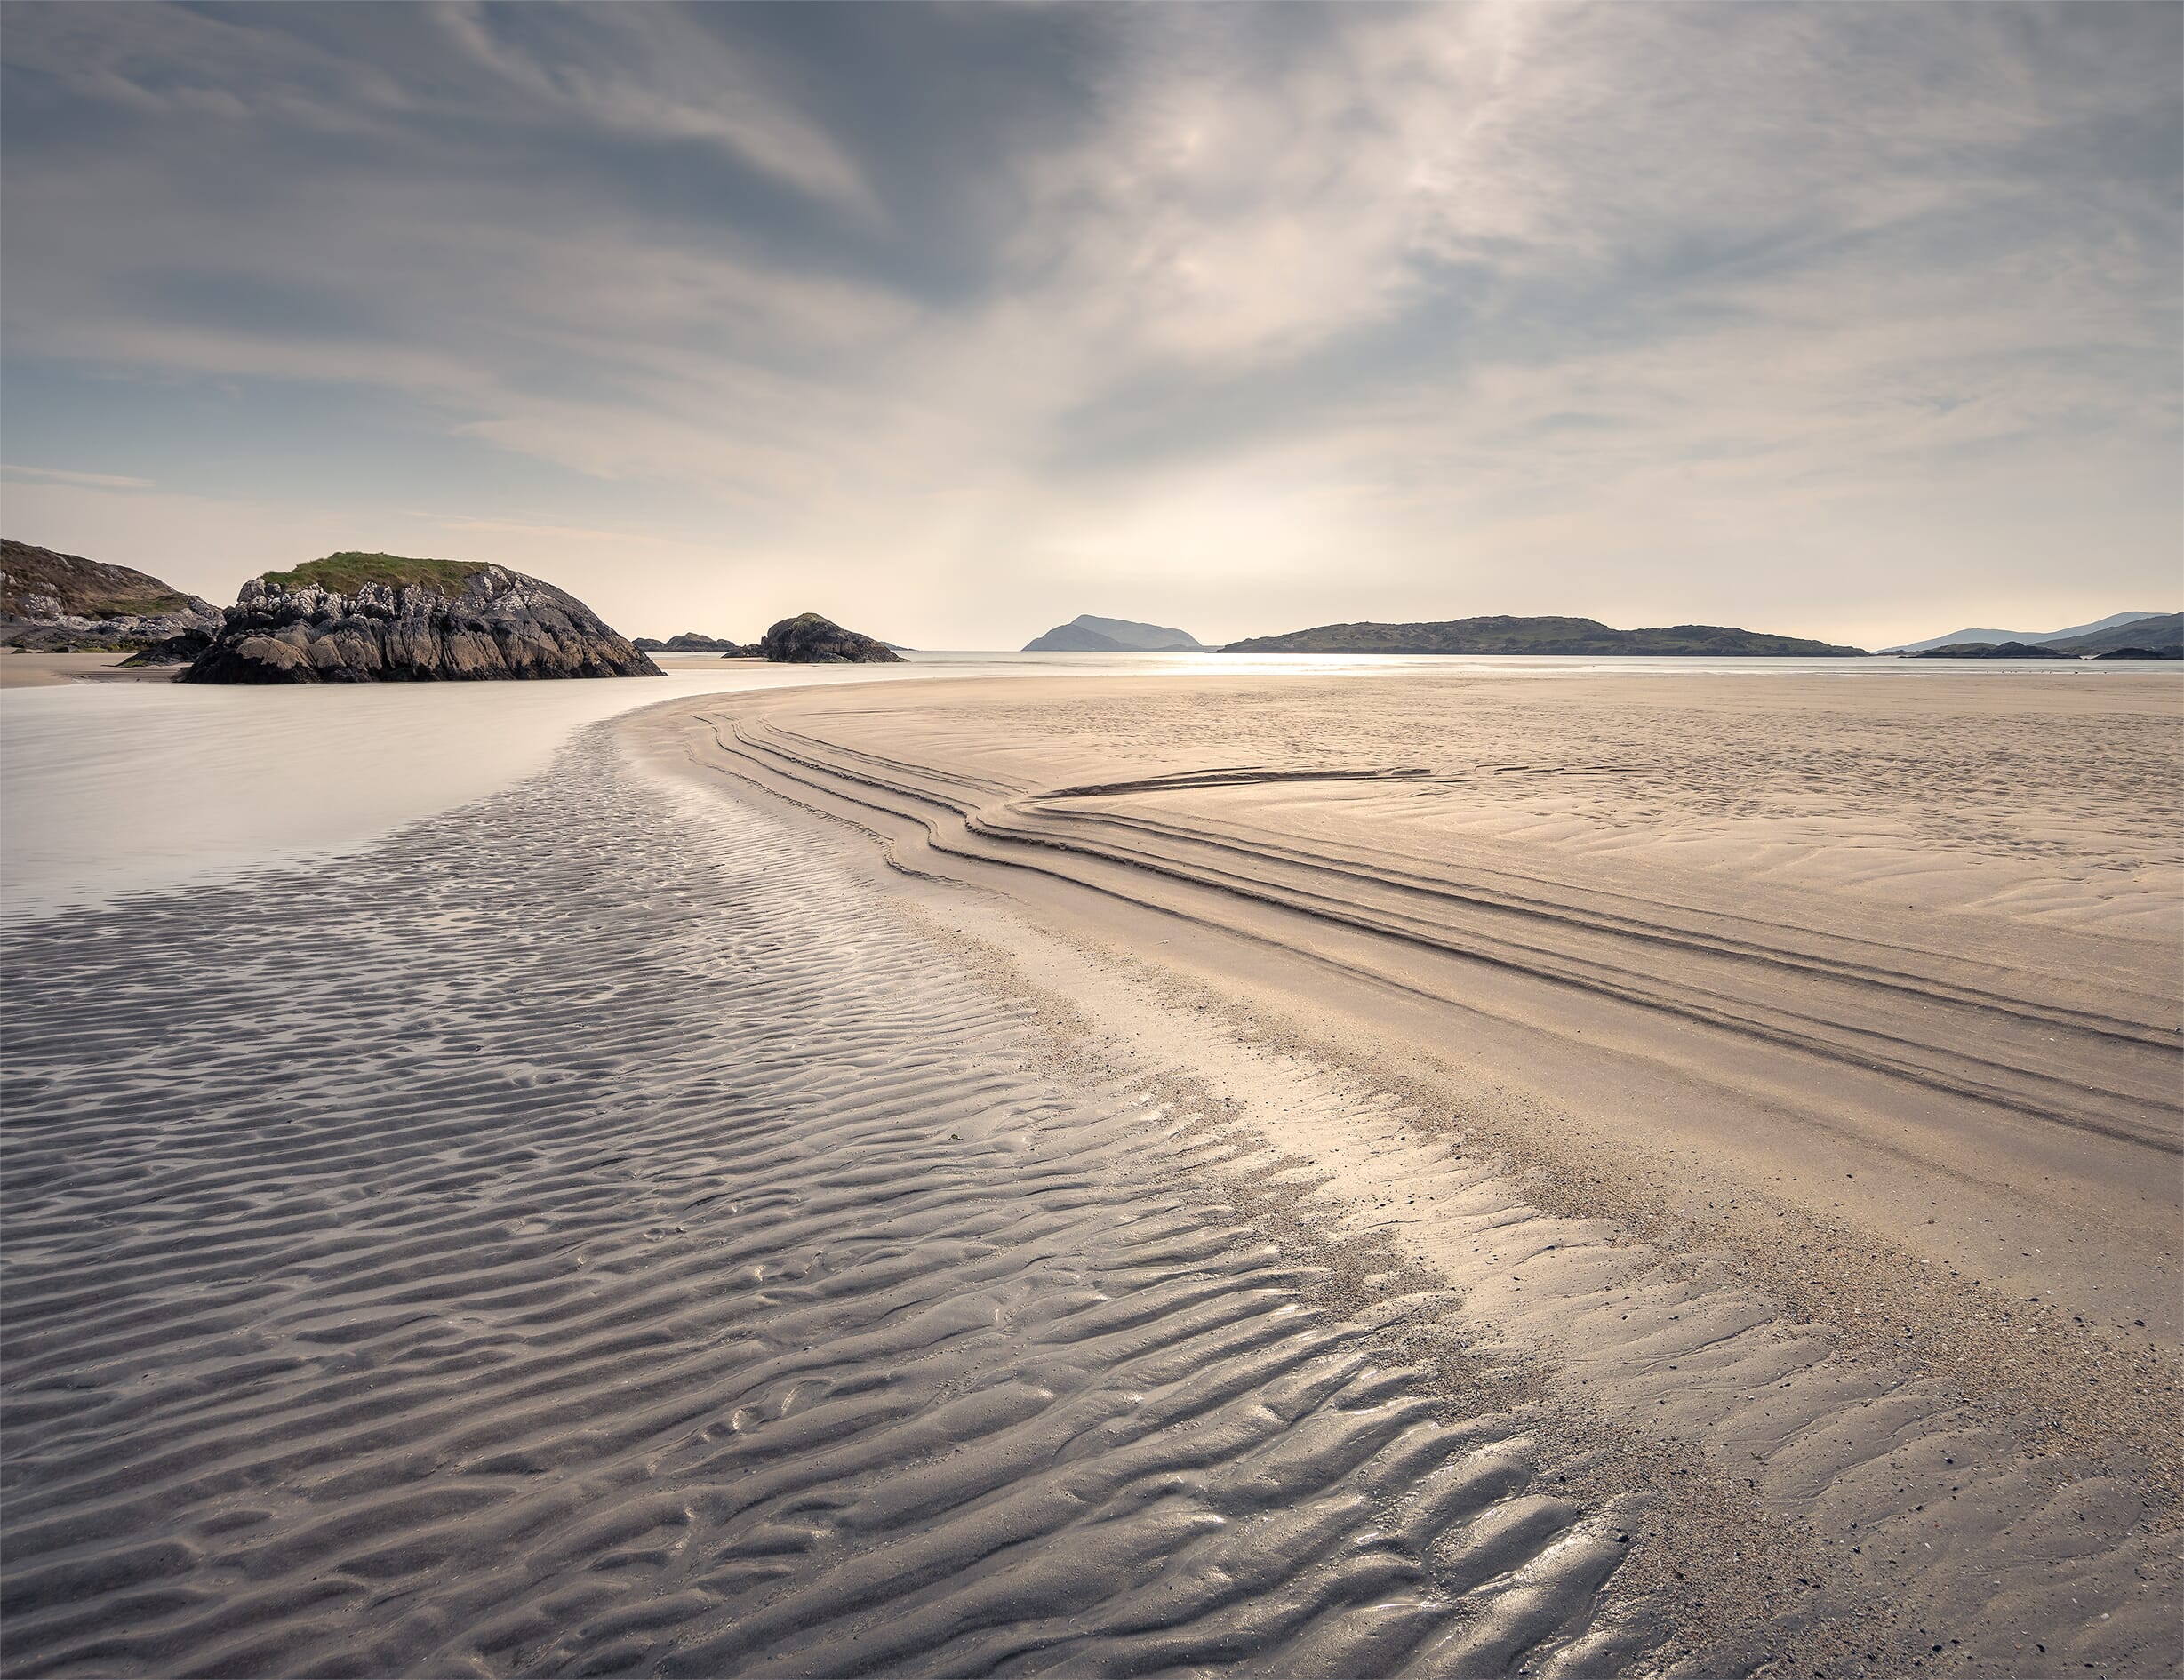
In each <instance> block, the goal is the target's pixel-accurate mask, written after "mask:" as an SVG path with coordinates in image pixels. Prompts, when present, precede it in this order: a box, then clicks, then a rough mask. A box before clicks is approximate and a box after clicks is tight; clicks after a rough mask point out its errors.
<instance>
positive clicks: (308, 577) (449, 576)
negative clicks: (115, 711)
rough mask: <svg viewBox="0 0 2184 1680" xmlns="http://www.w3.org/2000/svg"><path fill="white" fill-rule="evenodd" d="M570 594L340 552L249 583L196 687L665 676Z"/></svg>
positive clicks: (457, 569)
mask: <svg viewBox="0 0 2184 1680" xmlns="http://www.w3.org/2000/svg"><path fill="white" fill-rule="evenodd" d="M660 675H661V672H660V668H659V667H658V666H657V665H655V664H653V663H652V660H651V659H650V658H649V657H648V656H647V655H645V654H644V653H643V652H639V651H638V650H637V649H636V648H635V647H633V646H632V645H631V644H629V643H628V641H626V640H625V639H624V638H623V637H622V636H620V635H618V634H616V632H615V631H614V630H613V628H612V627H610V626H609V625H607V624H606V623H604V621H603V620H601V619H600V618H599V617H598V615H597V614H596V613H595V612H592V611H591V609H590V608H589V607H588V606H586V605H585V604H583V603H582V602H581V601H579V600H578V599H577V598H576V597H575V596H572V595H570V594H568V593H567V592H566V591H565V590H562V589H557V588H555V587H554V586H553V585H552V584H550V583H548V582H546V581H544V580H541V579H539V578H533V577H529V576H526V575H525V574H524V573H523V572H510V571H508V570H506V569H505V568H503V567H500V566H490V565H478V564H470V563H468V562H463V561H454V560H412V559H406V558H404V557H403V556H399V555H377V554H355V553H349V554H337V555H329V556H327V557H326V558H325V559H324V560H315V561H313V562H311V563H310V564H308V565H303V566H299V567H297V568H296V570H294V571H293V572H267V573H266V574H265V576H263V577H261V578H253V579H252V580H250V581H249V582H248V583H246V584H244V586H243V589H242V592H241V594H239V595H238V596H236V604H235V605H233V606H231V607H229V608H228V611H227V613H226V615H225V619H224V622H223V623H222V624H221V626H220V630H219V633H218V635H217V636H216V637H215V639H214V641H213V643H212V645H211V646H210V647H208V648H207V649H205V651H204V652H202V653H200V654H199V655H198V656H197V657H196V659H195V660H192V661H191V663H190V665H189V668H188V669H187V670H185V671H184V672H183V673H182V674H181V676H180V681H182V682H185V683H404V682H475V681H479V680H483V679H485V678H490V677H562V676H660Z"/></svg>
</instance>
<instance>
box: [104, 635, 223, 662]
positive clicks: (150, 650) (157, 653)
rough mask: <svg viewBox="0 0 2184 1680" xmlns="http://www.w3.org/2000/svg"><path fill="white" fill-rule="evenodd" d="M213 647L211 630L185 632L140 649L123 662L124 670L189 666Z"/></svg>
mask: <svg viewBox="0 0 2184 1680" xmlns="http://www.w3.org/2000/svg"><path fill="white" fill-rule="evenodd" d="M211 646H212V631H210V630H184V631H182V632H181V633H180V635H177V636H168V637H167V638H166V639H165V640H164V641H160V642H154V643H153V644H151V645H150V646H149V647H145V648H140V649H138V650H137V652H134V653H132V654H131V655H130V656H129V657H128V658H127V659H125V660H123V661H122V665H123V668H124V669H125V668H130V667H132V666H133V667H143V666H147V665H187V664H188V663H189V662H190V661H191V660H194V659H196V657H197V655H198V654H200V653H202V652H204V651H205V650H206V649H207V648H209V647H211Z"/></svg>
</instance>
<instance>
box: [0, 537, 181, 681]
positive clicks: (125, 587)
mask: <svg viewBox="0 0 2184 1680" xmlns="http://www.w3.org/2000/svg"><path fill="white" fill-rule="evenodd" d="M219 628H220V609H219V608H218V607H216V606H214V605H213V604H212V603H211V602H210V601H206V600H203V599H200V598H199V597H198V596H194V595H185V594H183V593H182V592H181V591H180V589H177V588H173V587H172V585H170V584H166V583H162V582H161V581H160V580H158V579H157V578H155V577H153V576H151V575H150V574H149V573H148V572H138V571H136V570H134V569H133V568H132V567H129V566H114V565H108V564H104V563H103V562H101V561H98V560H86V559H84V556H82V555H80V554H60V553H56V552H55V551H54V550H53V549H51V548H39V547H38V546H37V544H36V543H34V542H18V541H16V540H13V539H12V538H8V539H4V540H0V645H5V646H8V647H19V648H21V649H23V650H24V651H25V652H33V653H94V652H96V653H106V652H127V651H128V650H130V649H132V648H141V647H149V646H151V645H152V644H154V643H157V642H164V641H165V640H167V639H168V638H169V637H171V636H180V635H181V634H183V633H184V632H185V631H190V630H200V631H205V632H208V633H209V632H211V631H214V630H217V629H219Z"/></svg>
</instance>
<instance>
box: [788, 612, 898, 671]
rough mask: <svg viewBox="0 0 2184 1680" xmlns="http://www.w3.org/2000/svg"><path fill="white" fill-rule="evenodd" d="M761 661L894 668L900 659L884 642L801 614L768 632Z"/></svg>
mask: <svg viewBox="0 0 2184 1680" xmlns="http://www.w3.org/2000/svg"><path fill="white" fill-rule="evenodd" d="M758 648H759V653H760V656H761V657H762V658H764V659H769V660H775V661H777V662H782V663H787V664H791V665H897V664H900V663H901V661H902V655H901V654H900V653H898V652H895V651H894V649H892V648H891V647H889V646H888V645H887V644H886V643H884V642H878V641H875V640H874V639H873V638H872V637H871V636H860V634H858V632H856V631H855V630H845V629H844V628H842V627H841V626H840V625H838V624H836V622H835V621H834V620H832V619H823V618H821V617H820V615H819V614H818V613H816V612H801V613H798V614H797V615H796V617H795V618H793V619H783V620H781V621H780V623H778V624H776V625H774V626H773V627H772V628H771V629H769V630H768V631H767V632H766V634H765V637H764V640H763V641H761V642H760V643H759V644H758Z"/></svg>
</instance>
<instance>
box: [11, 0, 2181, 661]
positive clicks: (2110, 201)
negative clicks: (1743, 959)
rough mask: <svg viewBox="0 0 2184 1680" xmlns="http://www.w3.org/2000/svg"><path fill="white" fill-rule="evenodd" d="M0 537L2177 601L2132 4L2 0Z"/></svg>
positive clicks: (806, 579) (1209, 634) (753, 569)
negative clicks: (0, 414) (192, 2)
mask: <svg viewBox="0 0 2184 1680" xmlns="http://www.w3.org/2000/svg"><path fill="white" fill-rule="evenodd" d="M0 52H4V59H5V71H4V78H5V79H4V87H0V99H4V107H0V108H4V126H5V133H4V169H5V184H4V199H0V218H4V226H0V317H4V350H5V357H6V361H5V371H4V379H5V385H4V404H5V407H4V419H0V444H4V457H5V460H6V463H7V472H6V484H5V505H4V519H5V526H6V531H7V534H9V535H11V536H16V537H20V538H24V539H28V540H31V541H36V542H42V543H44V544H47V545H49V546H52V547H55V548H64V549H69V550H72V551H75V552H79V553H84V554H88V555H90V556H92V557H94V558H100V559H107V560H114V561H119V562H122V563H124V564H132V565H136V566H139V567H141V568H143V569H145V570H147V571H150V572H156V573H158V574H160V575H162V576H164V577H167V578H169V579H171V580H173V581H175V582H176V583H178V584H180V585H182V586H184V587H186V588H194V589H196V590H197V591H199V592H201V593H203V594H205V595H208V596H213V597H214V598H216V599H219V600H223V601H225V600H228V599H232V598H233V595H234V591H235V589H236V586H237V584H238V583H239V582H240V581H241V580H243V579H244V577H246V576H249V575H252V574H254V573H255V572H259V571H260V570H263V569H265V568H267V567H268V566H272V565H276V564H277V565H286V564H294V563H295V562H297V561H298V560H300V559H304V558H308V557H309V556H315V555H318V554H323V553H325V552H327V551H329V550H332V549H334V548H385V549H389V550H393V551H396V552H402V553H412V554H430V555H445V556H454V557H457V558H465V559H481V560H497V561H500V562H504V563H507V564H513V565H516V566H519V567H521V568H523V569H524V570H526V571H531V572H539V573H540V574H542V575H544V576H546V577H548V578H549V579H552V580H555V581H556V582H559V583H562V584H564V586H566V587H568V588H571V589H572V590H574V591H575V592H576V593H577V594H579V595H580V596H584V597H585V598H586V599H587V600H588V601H589V602H590V603H591V604H592V605H593V606H595V607H596V608H597V609H598V610H599V611H600V612H603V613H604V614H605V615H606V617H607V618H608V619H609V620H612V622H614V623H615V624H616V625H618V626H619V627H620V628H622V629H624V630H626V631H628V632H629V633H631V634H646V633H651V634H665V633H668V632H670V631H674V630H679V629H684V628H693V629H699V630H704V631H709V632H715V633H725V634H732V635H736V636H755V635H756V633H757V632H758V631H759V630H760V629H761V628H764V625H765V624H766V623H767V622H768V621H770V620H772V619H774V618H776V617H779V616H780V615H782V614H784V613H787V612H793V611H798V610H803V609H807V608H809V609H815V610H818V611H820V612H826V613H828V615H830V616H832V617H834V618H836V619H839V620H843V621H844V622H847V623H849V624H851V625H852V626H855V627H856V628H861V629H865V630H868V631H871V632H874V633H876V634H879V635H882V636H887V637H889V638H891V639H893V640H898V641H902V642H906V643H909V644H914V645H917V646H924V647H991V646H1014V645H1018V644H1021V643H1022V642H1023V641H1025V640H1026V639H1028V637H1030V636H1033V635H1035V634H1036V633H1037V632H1039V631H1041V630H1044V629H1045V628H1047V627H1048V626H1049V625H1051V624H1053V623H1055V622H1057V621H1058V620H1063V619H1068V618H1070V617H1073V616H1075V615H1076V613H1078V612H1098V613H1104V614H1109V615H1114V616H1119V617H1124V618H1135V619H1148V620H1156V621H1160V622H1164V623H1170V624H1179V625H1181V626H1182V627H1183V628H1187V629H1189V630H1191V631H1193V632H1194V633H1196V635H1198V636H1201V637H1203V638H1205V639H1207V640H1213V639H1216V638H1223V639H1225V638H1228V637H1230V636H1244V635H1250V634H1258V633H1261V632H1268V631H1276V630H1284V629H1292V628H1300V627H1302V626H1305V625H1310V624H1318V623H1324V622H1327V621H1330V620H1346V619H1364V618H1379V619H1431V618H1453V617H1462V616H1468V615H1470V614H1473V613H1483V612H1555V613H1579V614H1584V615H1588V616H1591V617H1595V618H1599V619H1603V620H1606V621H1608V622H1610V623H1612V624H1616V625H1620V626H1626V627H1628V626H1636V625H1650V624H1661V623H1670V622H1677V621H1687V620H1699V621H1705V622H1716V623H1734V624H1742V625H1745V626H1748V627H1750V628H1763V629H1770V630H1779V631H1785V632H1789V633H1795V634H1806V635H1816V636H1826V637H1828V638H1830V639H1836V640H1846V641H1853V642H1859V643H1862V644H1868V645H1878V644H1884V643H1886V642H1889V641H1892V640H1897V639H1901V638H1906V637H1909V636H1922V635H1932V634H1935V633H1939V632H1940V631H1944V630H1948V629H1953V628H1958V627H1960V626H1964V625H1989V624H1996V625H2000V626H2002V627H2004V628H2031V629H2042V628H2054V627H2057V626H2060V625H2062V624H2065V623H2069V622H2074V621H2077V620H2084V619H2090V618H2093V617H2097V616H2100V615H2101V614H2104V613H2108V612H2116V611H2119V610H2123V609H2126V608H2140V609H2146V610H2164V611H2167V610H2173V609H2174V608H2176V607H2177V606H2178V605H2179V604H2180V596H2184V580H2180V546H2179V545H2180V521H2184V487H2180V466H2179V449H2180V437H2179V407H2180V377H2184V338H2180V324H2179V313H2178V308H2179V290H2180V266H2184V257H2180V251H2184V226H2180V188H2184V179H2180V177H2184V170H2180V156H2184V69H2180V65H2184V8H2180V7H2178V6H2176V5H2173V4H2157V5H2151V6H2146V7H2138V6H2132V5H2126V4H2080V5H2069V4H2066V5H2060V6H2056V7H2053V8H2044V7H2041V6H2033V5H2017V4H2010V5H2004V4H1975V5H1964V6H1958V5H1953V4H1890V5H1873V6H1867V5H1860V4H1813V5H1804V4H1733V5H1732V4H1704V5H1691V6H1683V5H1667V4H1612V5H1599V6H1561V5H1554V4H1537V3H1536V0H1524V4H1480V5H1463V6H1452V7H1424V8H1412V7H1407V6H1401V7H1399V6H1381V5H1372V4H1353V5H1344V6H1339V7H1332V8H1326V9H1322V8H1318V7H1315V6H1310V5H1281V6H1266V7H1259V6H1252V5H1201V6H1175V5H1170V6H1159V7H1151V8H1145V9H1137V8H1131V7H1124V6H1119V5H1102V6H1071V5H1052V6H1004V5H996V4H980V5H964V6H960V7H959V6H940V7H927V6H919V5H881V6H873V7H865V6H859V5H848V4H835V5H789V6H768V5H740V6H728V5H717V6H707V7H700V8H693V9H689V10H681V9H675V8H671V7H668V6H664V5H613V6H605V5H602V6H597V7H585V6H565V7H564V6H545V5H527V6H518V7H511V8H508V9H497V8H492V7H471V6H448V7H433V6H418V5H396V4H386V5H379V4H348V5H340V6H333V5H253V6H243V7H224V6H190V7H184V6H140V5H134V4H108V5H84V4H51V5H49V4H11V5H8V6H7V7H6V9H5V18H4V33H0Z"/></svg>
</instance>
